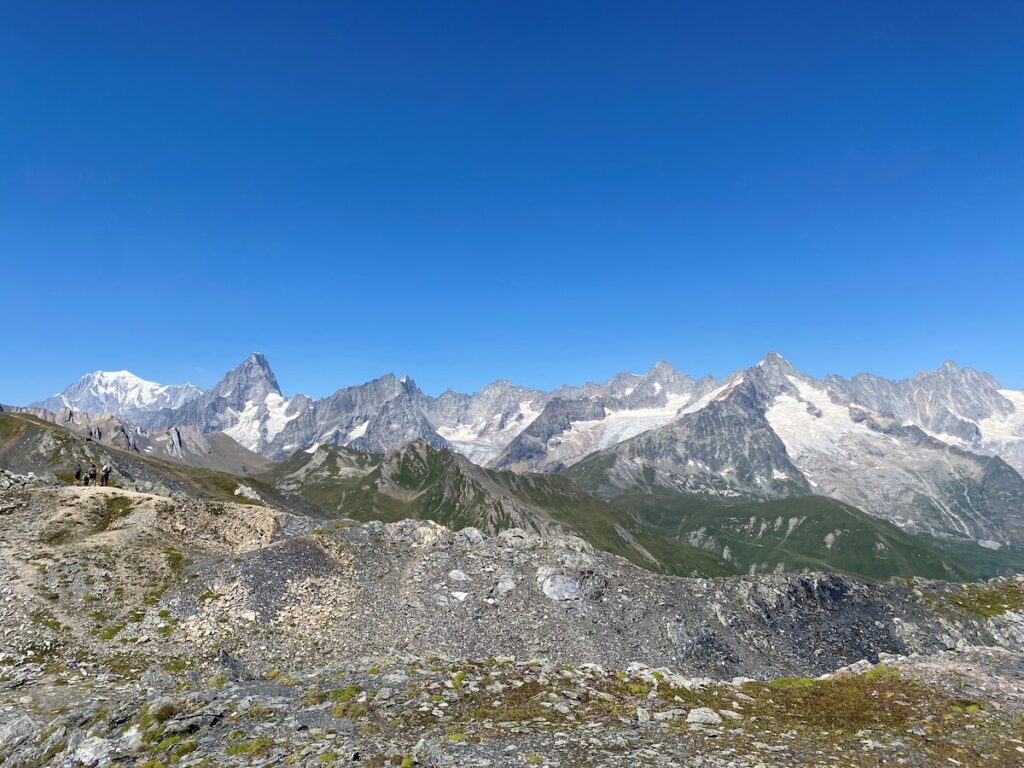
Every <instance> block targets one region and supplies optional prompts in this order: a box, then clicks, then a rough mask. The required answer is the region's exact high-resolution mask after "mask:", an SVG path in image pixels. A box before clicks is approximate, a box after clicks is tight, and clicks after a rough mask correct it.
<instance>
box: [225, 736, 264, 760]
mask: <svg viewBox="0 0 1024 768" xmlns="http://www.w3.org/2000/svg"><path fill="white" fill-rule="evenodd" d="M273 744H274V740H273V739H272V738H270V737H269V736H257V737H256V738H255V739H250V740H249V741H240V742H238V743H237V744H232V745H231V746H230V747H228V748H227V750H226V751H227V754H228V755H232V756H234V755H249V756H250V757H252V756H257V755H260V756H262V755H264V754H266V753H267V752H268V751H269V750H270V748H271V747H272V746H273Z"/></svg>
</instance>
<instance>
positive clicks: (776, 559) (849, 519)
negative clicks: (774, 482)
mask: <svg viewBox="0 0 1024 768" xmlns="http://www.w3.org/2000/svg"><path fill="white" fill-rule="evenodd" d="M613 504H614V505H615V506H617V507H619V508H620V509H622V510H624V511H626V512H628V513H629V514H632V515H633V516H635V517H636V518H637V519H639V520H641V521H643V522H644V523H646V524H648V525H649V526H651V527H652V528H654V529H655V530H657V531H659V532H660V533H662V534H663V535H666V536H672V537H679V538H681V539H684V540H692V541H697V540H702V541H705V542H706V546H708V547H710V548H712V549H713V550H714V551H716V552H717V553H718V554H722V552H723V550H724V548H725V547H728V550H729V559H730V560H731V561H732V562H734V563H736V564H737V565H738V566H739V567H740V568H742V569H743V570H748V569H750V568H751V567H752V566H753V567H755V568H756V569H757V571H758V572H764V571H771V570H773V569H774V568H776V567H778V566H779V565H780V564H782V567H783V568H784V569H785V570H786V571H800V570H804V569H808V570H818V571H840V572H843V573H850V574H855V575H858V576H862V577H865V578H868V579H886V578H890V577H894V576H924V577H928V578H936V579H956V580H960V579H969V578H972V577H973V576H974V575H975V574H974V572H973V570H972V569H971V568H970V567H968V566H966V565H964V564H963V563H962V562H961V561H960V560H959V559H958V558H957V557H955V556H954V555H952V554H949V553H947V552H944V551H942V550H940V549H939V548H937V547H936V546H934V545H933V544H931V543H929V542H927V541H924V540H923V539H919V538H917V537H914V536H911V535H910V534H908V533H906V532H904V531H902V530H900V529H899V528H897V527H896V526H894V525H892V524H891V523H888V522H886V521H884V520H880V519H878V518H875V517H872V516H870V515H867V514H865V513H863V512H861V511H860V510H858V509H856V508H855V507H852V506H850V505H848V504H843V503H842V502H838V501H836V500H834V499H829V498H825V497H821V496H796V497H792V498H788V499H779V500H774V501H767V502H747V503H741V504H736V505H725V504H722V503H715V502H712V501H709V500H708V499H706V498H700V497H693V496H682V495H678V494H670V493H665V494H625V495H623V496H621V497H619V498H617V499H615V500H614V501H613ZM830 539H831V545H830V543H829V540H830Z"/></svg>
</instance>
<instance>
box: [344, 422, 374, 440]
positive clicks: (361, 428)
mask: <svg viewBox="0 0 1024 768" xmlns="http://www.w3.org/2000/svg"><path fill="white" fill-rule="evenodd" d="M369 423H370V420H369V419H367V420H366V421H364V422H363V423H362V424H356V426H354V427H352V429H350V430H349V433H348V436H347V437H346V438H345V442H346V443H351V442H352V441H353V440H358V439H359V438H360V437H362V436H363V435H365V434H366V427H367V425H368V424H369Z"/></svg>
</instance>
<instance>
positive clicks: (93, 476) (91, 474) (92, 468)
mask: <svg viewBox="0 0 1024 768" xmlns="http://www.w3.org/2000/svg"><path fill="white" fill-rule="evenodd" d="M97 474H98V473H97V471H96V465H95V464H93V465H92V466H90V467H89V483H95V482H96V475H97ZM89 483H86V485H88V484H89Z"/></svg>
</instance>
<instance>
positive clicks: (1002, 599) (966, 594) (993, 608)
mask: <svg viewBox="0 0 1024 768" xmlns="http://www.w3.org/2000/svg"><path fill="white" fill-rule="evenodd" d="M941 601H944V602H946V603H948V604H951V605H955V606H956V607H958V608H960V609H962V610H964V611H967V612H968V613H973V614H974V615H976V616H984V617H986V618H990V617H992V616H1002V615H1003V614H1004V613H1006V612H1007V611H1021V610H1024V586H1022V585H1021V584H1018V583H1016V582H1012V581H1011V582H995V581H992V582H988V583H987V584H965V585H964V586H963V587H962V591H960V592H957V591H954V590H950V591H948V592H946V593H945V594H944V595H942V598H941ZM933 602H934V598H933Z"/></svg>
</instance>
